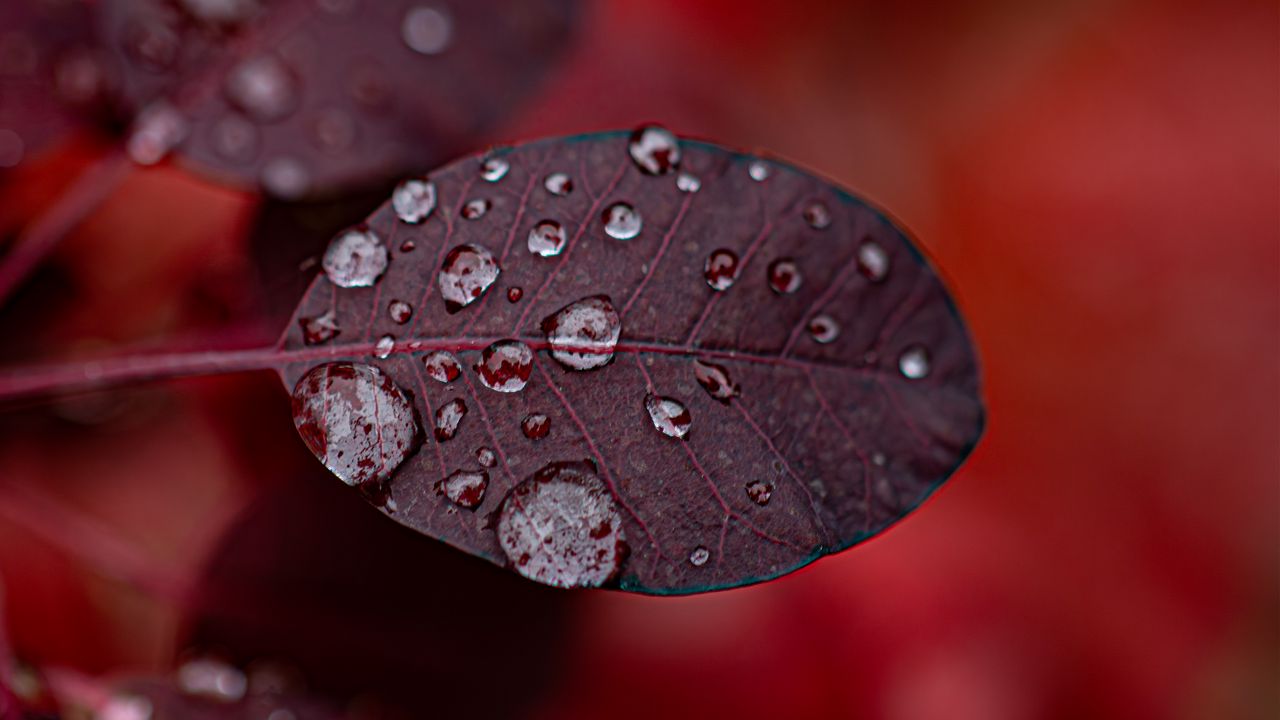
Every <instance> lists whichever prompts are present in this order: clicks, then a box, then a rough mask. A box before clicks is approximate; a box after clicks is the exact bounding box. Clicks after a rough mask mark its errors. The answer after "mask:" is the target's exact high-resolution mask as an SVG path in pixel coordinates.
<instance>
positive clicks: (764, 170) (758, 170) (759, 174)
mask: <svg viewBox="0 0 1280 720" xmlns="http://www.w3.org/2000/svg"><path fill="white" fill-rule="evenodd" d="M747 174H748V175H750V176H751V179H752V180H755V181H756V182H764V181H765V180H768V179H769V166H768V165H767V164H765V162H764V161H763V160H754V161H752V163H751V164H750V165H748V166H747Z"/></svg>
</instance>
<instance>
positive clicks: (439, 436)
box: [433, 398, 467, 442]
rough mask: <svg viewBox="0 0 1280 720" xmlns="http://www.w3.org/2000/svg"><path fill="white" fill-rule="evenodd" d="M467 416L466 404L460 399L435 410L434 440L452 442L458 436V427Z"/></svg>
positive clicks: (455, 399)
mask: <svg viewBox="0 0 1280 720" xmlns="http://www.w3.org/2000/svg"><path fill="white" fill-rule="evenodd" d="M466 416H467V404H466V403H464V402H462V400H461V399H460V398H454V399H452V400H450V401H449V402H447V403H445V404H443V405H441V406H440V407H438V408H436V426H435V430H434V431H433V434H434V435H435V436H436V440H438V441H440V442H444V441H446V440H452V439H453V436H454V435H457V434H458V425H460V424H461V423H462V418H464V417H466Z"/></svg>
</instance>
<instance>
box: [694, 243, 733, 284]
mask: <svg viewBox="0 0 1280 720" xmlns="http://www.w3.org/2000/svg"><path fill="white" fill-rule="evenodd" d="M702 275H703V277H705V278H706V279H707V285H710V286H711V289H712V290H718V291H720V292H724V291H725V290H728V289H729V288H731V287H733V283H734V281H736V280H737V279H738V254H737V253H735V252H734V251H732V250H727V249H725V248H720V249H719V250H712V251H711V254H710V255H708V256H707V263H706V265H705V266H704V267H703V269H702Z"/></svg>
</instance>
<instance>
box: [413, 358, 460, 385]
mask: <svg viewBox="0 0 1280 720" xmlns="http://www.w3.org/2000/svg"><path fill="white" fill-rule="evenodd" d="M422 364H423V366H425V368H426V371H427V377H429V378H431V379H432V380H435V381H437V382H442V383H445V384H448V383H451V382H453V381H454V380H457V379H458V376H459V375H461V374H462V364H461V363H459V362H458V358H456V357H454V356H453V353H451V352H449V351H447V350H433V351H431V352H429V353H427V354H426V355H424V356H422Z"/></svg>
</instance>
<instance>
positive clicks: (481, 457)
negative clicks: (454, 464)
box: [476, 447, 498, 468]
mask: <svg viewBox="0 0 1280 720" xmlns="http://www.w3.org/2000/svg"><path fill="white" fill-rule="evenodd" d="M497 461H498V456H497V455H495V454H494V452H493V451H492V450H490V449H489V448H487V447H479V448H476V462H478V463H480V467H486V468H491V467H493V465H494V463H496V462H497Z"/></svg>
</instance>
